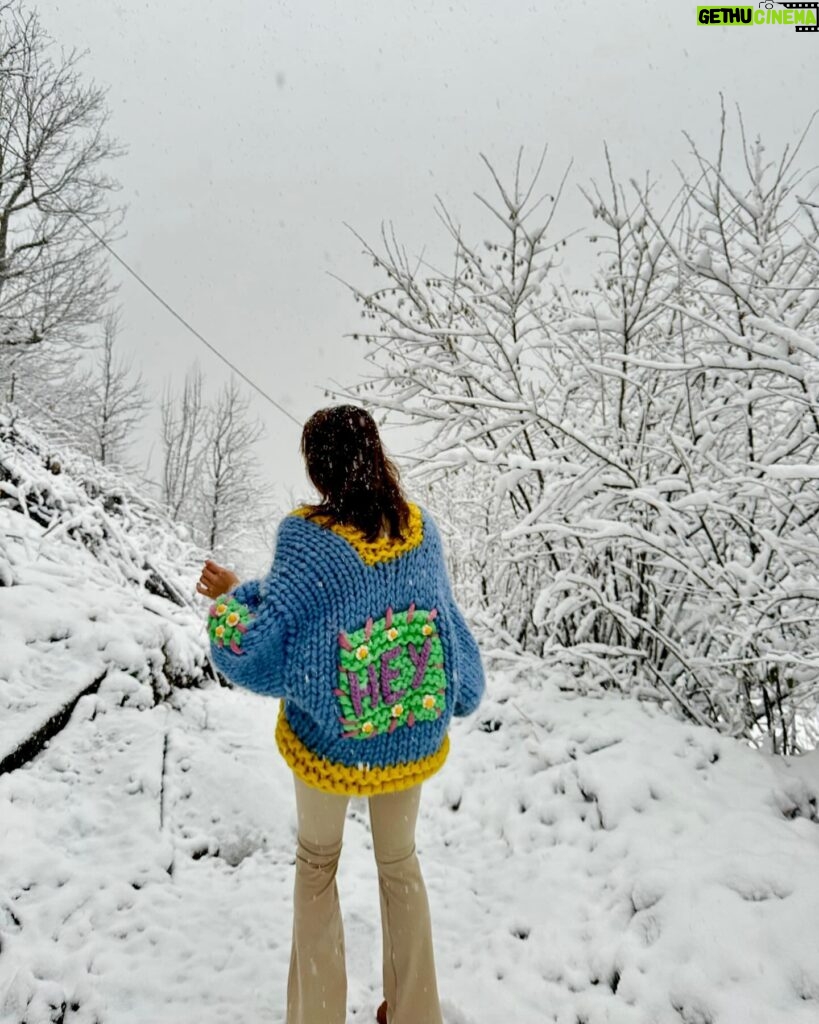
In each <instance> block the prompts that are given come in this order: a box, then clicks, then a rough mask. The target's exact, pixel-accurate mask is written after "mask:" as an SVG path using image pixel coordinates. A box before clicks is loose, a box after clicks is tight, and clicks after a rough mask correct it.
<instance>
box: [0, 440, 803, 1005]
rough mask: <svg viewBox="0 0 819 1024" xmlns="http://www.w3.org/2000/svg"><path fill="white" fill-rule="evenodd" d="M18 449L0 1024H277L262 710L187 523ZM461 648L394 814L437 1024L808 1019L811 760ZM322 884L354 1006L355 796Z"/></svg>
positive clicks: (0, 480)
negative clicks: (47, 731)
mask: <svg viewBox="0 0 819 1024" xmlns="http://www.w3.org/2000/svg"><path fill="white" fill-rule="evenodd" d="M38 444H39V442H36V440H35V439H33V438H29V439H28V441H27V445H23V446H22V447H21V446H20V442H19V438H18V439H17V440H16V441H15V444H14V447H13V449H12V448H11V447H10V444H9V440H8V437H6V447H5V448H4V451H3V454H2V462H0V467H1V468H0V487H2V492H3V495H2V499H0V517H2V519H1V520H0V531H1V532H0V537H1V538H2V557H3V570H2V575H3V584H4V585H3V586H1V587H0V630H2V633H1V634H0V643H1V644H2V653H3V659H2V667H1V668H0V707H1V708H2V712H1V713H0V765H2V767H0V1024H46V1022H48V1024H58V1022H62V1024H93V1022H97V1024H218V1022H225V1024H227V1022H230V1024H236V1022H239V1021H241V1022H243V1024H245V1022H246V1024H256V1022H259V1024H261V1022H262V1021H264V1022H270V1024H275V1022H279V1024H281V1022H282V1021H283V1019H284V1017H283V1011H284V991H285V985H286V978H287V967H288V961H289V953H290V929H291V923H292V918H291V897H292V885H293V871H294V867H293V865H294V847H295V808H294V803H293V795H292V782H291V776H290V773H289V770H288V769H287V767H286V766H285V764H284V762H283V761H282V760H281V759H280V757H279V755H278V753H277V751H276V748H275V745H274V742H273V731H274V725H275V718H276V714H277V711H278V702H277V701H274V700H268V699H265V698H261V697H256V696H254V695H252V694H249V693H245V692H243V691H239V690H233V689H226V688H224V687H221V686H219V685H217V684H215V683H213V682H212V681H210V680H209V679H208V670H207V669H206V667H205V666H206V660H205V648H204V642H203V636H204V633H203V629H202V622H201V618H200V617H199V616H200V613H198V612H197V611H196V610H195V609H194V608H192V607H189V606H188V605H187V603H186V599H187V598H186V595H189V594H191V593H192V589H193V579H194V575H193V569H194V566H195V559H196V553H195V552H194V551H192V549H190V547H189V546H187V545H186V542H185V540H184V538H183V537H181V536H180V535H178V534H176V533H174V531H173V530H172V529H171V528H170V527H169V526H168V525H167V524H163V523H161V520H160V519H159V518H157V517H155V514H154V513H153V512H152V511H151V510H150V508H149V506H148V505H147V504H144V505H141V504H140V503H139V500H138V499H137V497H136V496H134V495H132V494H129V493H126V491H125V490H123V489H120V491H119V492H118V493H119V500H118V501H112V500H111V493H109V492H108V491H105V490H99V489H98V488H97V493H96V494H94V493H92V492H93V491H94V490H95V488H94V487H92V486H91V484H90V482H89V478H88V477H87V476H83V474H81V473H80V474H75V473H73V472H69V468H70V467H69V466H68V465H67V463H63V464H62V465H61V467H60V469H61V471H60V473H58V474H55V473H54V472H53V471H52V469H51V468H50V463H49V458H51V457H50V456H49V455H48V453H45V452H44V451H43V450H42V449H41V448H40V447H38ZM108 483H111V481H108ZM24 498H25V500H23V499H24ZM175 595H176V596H175ZM484 650H485V658H486V664H487V667H488V668H489V670H490V671H489V683H488V694H487V698H486V701H485V703H484V704H483V705H482V706H481V708H480V709H479V711H478V712H477V713H476V714H475V715H473V716H472V717H470V718H469V719H467V720H456V721H454V722H453V725H452V729H451V739H452V749H451V753H450V756H449V759H448V761H447V762H446V764H445V765H444V767H443V768H442V770H441V771H440V772H439V773H438V774H437V775H436V776H434V777H433V778H432V779H431V780H429V781H428V782H427V783H426V784H425V795H424V797H423V799H422V805H421V816H420V819H419V826H418V844H417V845H418V851H419V856H420V859H421V864H422V868H423V871H424V875H425V878H426V881H427V886H428V890H429V896H430V905H431V912H432V921H433V934H434V938H435V949H436V958H437V966H438V972H439V988H440V991H441V994H442V1000H443V1008H444V1014H445V1019H446V1021H447V1024H473V1022H474V1024H479V1022H480V1024H507V1022H510V1021H514V1022H515V1024H540V1022H543V1021H547V1022H557V1024H785V1022H787V1024H816V1022H817V1021H819V953H817V950H819V872H817V864H819V815H817V797H818V796H819V754H817V753H813V754H809V755H804V756H803V757H801V758H798V759H790V760H789V761H784V760H776V759H773V758H770V757H768V756H766V755H764V754H760V753H758V752H755V751H752V750H750V749H748V748H747V747H745V746H743V745H742V744H741V743H739V742H737V741H735V740H729V739H725V738H723V737H721V736H719V735H717V734H716V733H714V732H713V731H711V730H708V729H706V728H702V727H697V726H690V725H684V724H681V723H679V722H677V721H675V720H673V719H671V718H669V717H667V716H665V715H663V714H661V713H659V712H657V711H655V710H654V708H653V707H652V705H650V704H646V703H638V702H635V701H632V700H624V699H620V698H617V697H611V696H602V697H591V696H586V695H582V694H580V693H577V692H576V691H575V690H573V689H572V687H571V684H570V682H569V681H568V680H563V679H561V678H558V677H554V676H552V677H549V676H547V674H546V673H545V670H544V669H543V667H542V666H541V665H540V664H539V663H538V662H536V661H535V660H528V661H524V660H522V659H520V658H509V657H505V656H504V655H503V654H502V652H500V651H490V650H489V648H488V644H487V645H486V646H485V648H484ZM190 682H199V683H200V684H201V685H200V686H187V687H184V686H181V685H180V684H182V683H190ZM97 683H98V684H99V685H98V687H97V688H96V689H94V687H95V686H96V684H97ZM77 698H79V699H78V700H77ZM75 700H76V701H77V702H76V705H75V706H73V711H71V713H70V715H68V713H67V712H66V713H65V714H64V718H65V721H62V720H61V719H60V717H59V715H57V716H56V718H55V714H56V712H58V711H59V709H60V708H68V707H70V706H71V705H72V704H73V702H74V701H75ZM49 722H51V723H52V724H51V726H50V728H51V729H52V730H55V735H54V736H53V738H52V739H51V740H50V741H48V742H47V744H46V745H45V746H44V747H43V749H42V750H41V751H40V752H39V753H37V743H38V742H41V740H42V734H41V735H40V740H39V741H37V742H35V743H34V745H32V744H29V745H28V746H26V744H25V743H24V740H25V739H26V738H27V737H30V736H32V735H36V734H37V733H38V730H41V729H42V728H43V727H44V726H45V725H47V724H48V723H49ZM339 888H340V892H341V898H342V906H343V912H344V924H345V935H346V948H347V959H348V968H349V975H350V985H349V1021H351V1022H364V1021H366V1022H370V1021H371V1020H372V1019H373V1014H374V1009H375V1007H376V1006H377V1005H378V1003H379V1002H380V1000H381V991H380V955H381V950H380V928H379V924H378V887H377V881H376V874H375V866H374V862H373V857H372V849H371V841H370V836H369V829H368V817H367V805H366V801H365V800H363V799H353V800H352V801H351V806H350V812H349V817H348V822H347V829H346V834H345V848H344V851H343V853H342V858H341V864H340V869H339Z"/></svg>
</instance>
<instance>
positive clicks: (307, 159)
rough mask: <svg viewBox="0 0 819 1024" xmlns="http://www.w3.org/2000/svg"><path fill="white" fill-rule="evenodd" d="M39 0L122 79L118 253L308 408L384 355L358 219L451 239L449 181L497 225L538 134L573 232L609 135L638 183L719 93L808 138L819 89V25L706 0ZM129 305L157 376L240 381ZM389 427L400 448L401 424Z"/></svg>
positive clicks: (699, 131)
mask: <svg viewBox="0 0 819 1024" xmlns="http://www.w3.org/2000/svg"><path fill="white" fill-rule="evenodd" d="M39 10H40V12H41V15H42V18H43V22H44V25H45V27H46V28H47V29H48V31H49V32H50V33H51V34H52V35H53V36H54V37H55V39H56V40H57V41H58V42H60V43H61V44H62V45H64V46H66V47H78V48H80V49H83V50H87V51H88V55H87V57H86V59H85V61H84V68H85V70H86V72H87V74H88V75H89V76H90V77H93V78H94V79H95V80H96V81H97V82H98V83H99V84H102V85H105V86H107V87H109V89H110V93H109V98H110V108H111V121H110V129H111V132H112V134H114V135H115V136H117V137H118V138H119V139H120V140H121V141H122V142H123V143H124V144H125V145H126V146H127V147H128V154H127V156H125V157H124V158H123V159H121V160H120V161H119V162H118V163H117V164H116V166H115V168H114V173H115V175H116V176H117V178H118V179H119V181H120V182H121V183H122V186H123V188H122V193H121V199H122V200H123V201H124V202H125V203H126V204H127V206H128V212H127V217H126V221H125V225H124V227H125V230H126V231H127V235H126V237H124V238H123V239H122V240H121V241H120V242H119V243H118V249H119V251H120V252H121V254H122V255H123V257H124V258H125V259H126V260H128V261H130V262H131V263H132V264H133V265H134V266H135V268H136V269H137V270H138V271H139V272H140V273H142V274H143V275H144V276H145V277H146V278H147V279H148V280H149V281H150V282H151V283H152V284H153V285H154V286H155V287H156V288H157V289H158V290H159V291H160V292H162V293H163V295H164V296H165V297H166V298H167V299H168V300H169V301H170V302H171V303H172V304H173V305H175V306H176V307H177V308H178V309H179V311H180V312H182V313H183V314H184V315H185V316H186V317H188V319H189V320H190V321H191V322H192V323H193V324H194V326H196V327H197V328H198V329H199V330H201V331H202V333H204V334H205V335H206V336H207V337H208V338H209V339H210V340H211V341H212V342H213V343H214V344H215V345H217V346H218V347H220V348H221V349H222V350H223V351H224V352H225V353H227V354H229V355H230V357H231V358H232V359H233V360H235V361H236V362H237V363H238V364H239V365H240V366H241V367H242V369H243V370H244V371H245V372H246V373H248V374H249V375H250V376H252V377H253V378H254V379H256V380H258V382H259V383H260V384H261V385H262V386H263V387H264V388H265V389H266V390H268V391H269V392H270V393H271V394H272V395H273V396H274V397H275V398H276V399H277V400H278V401H279V402H281V403H282V404H284V405H285V406H286V407H287V408H288V409H289V410H291V412H292V413H293V415H295V416H296V417H297V418H298V419H299V420H300V421H301V420H303V419H305V418H306V417H307V416H308V415H309V414H310V413H311V412H312V411H313V410H314V409H316V408H318V407H320V406H321V405H323V404H327V400H326V399H325V398H324V397H323V394H322V389H323V388H324V387H325V386H327V385H328V384H329V382H330V380H331V379H332V378H335V379H336V380H340V381H343V382H347V383H351V382H353V381H354V380H355V379H356V378H357V377H358V376H359V375H360V374H361V373H362V372H364V370H365V368H366V364H365V363H364V362H363V359H362V352H361V348H362V347H363V346H360V345H359V344H357V343H355V342H354V341H352V339H350V338H348V337H345V335H346V334H349V333H351V332H353V331H354V330H355V329H356V327H357V325H358V323H359V321H358V317H359V310H358V307H357V306H356V304H355V303H354V302H353V300H352V297H351V296H350V294H349V293H348V292H347V291H346V290H345V288H344V287H343V286H342V285H341V284H339V283H338V282H337V281H336V280H335V279H334V278H332V277H331V276H330V275H329V274H328V273H327V271H330V272H332V273H334V274H337V275H339V276H341V277H343V278H344V279H346V280H348V281H351V282H354V283H356V284H358V285H366V284H369V283H372V282H373V280H374V279H373V277H372V276H371V275H372V268H371V267H370V265H369V264H368V262H367V260H366V259H365V258H364V257H363V256H362V255H361V246H360V244H359V243H358V241H357V240H356V239H355V238H354V237H353V235H352V234H351V233H350V232H349V230H348V229H347V228H345V227H344V222H347V223H349V224H351V225H352V226H353V227H354V228H355V229H356V230H357V231H358V232H359V233H360V234H361V235H363V236H364V237H365V238H367V239H368V240H370V241H372V242H375V241H376V240H377V236H378V232H379V228H380V224H381V221H382V219H383V220H392V222H393V223H394V225H395V229H396V232H397V234H398V236H399V238H400V239H402V240H403V241H405V242H406V244H407V246H408V247H409V249H410V251H411V252H417V251H419V250H420V248H421V247H422V246H424V245H426V246H427V251H428V252H429V253H432V254H434V253H441V252H446V251H447V249H446V246H445V245H444V241H445V239H444V234H443V229H442V228H441V226H440V224H439V222H438V220H437V219H436V217H435V215H434V212H433V208H434V201H435V195H436V194H439V195H441V196H442V198H443V199H444V200H445V202H446V203H447V204H448V205H449V206H450V207H451V209H452V210H453V212H454V213H456V215H457V217H458V219H459V220H460V222H461V223H462V225H463V226H464V227H465V229H466V231H467V233H469V229H470V226H471V225H473V224H474V227H475V231H476V232H478V234H477V237H478V238H482V237H483V235H482V234H480V230H481V225H482V224H483V220H482V215H481V212H480V207H479V204H478V202H477V200H476V199H475V198H474V196H473V192H474V191H475V190H478V191H482V190H488V185H489V179H488V174H487V171H486V169H485V167H484V166H483V164H482V163H481V161H480V159H479V153H481V152H484V153H486V154H487V156H488V157H490V159H491V160H492V161H493V162H494V163H495V164H496V166H497V168H498V170H499V171H500V172H501V174H504V173H505V172H509V171H510V170H511V169H512V167H513V165H514V159H515V154H516V152H517V150H518V147H519V146H520V145H523V146H524V147H525V151H524V152H525V157H526V161H525V162H527V163H528V165H529V166H530V167H532V166H534V164H535V163H536V161H537V157H538V155H539V152H540V150H541V149H542V147H543V145H544V144H545V143H547V142H548V143H549V156H548V159H547V164H546V168H545V171H544V175H543V178H542V181H543V183H544V185H545V186H547V190H548V186H551V187H552V188H554V187H556V185H557V182H558V180H559V177H560V175H561V174H562V173H563V170H564V169H565V166H566V164H567V162H568V161H569V160H570V159H571V158H573V159H574V164H573V170H572V174H571V178H570V187H569V192H568V196H567V200H566V203H565V205H564V211H563V212H564V218H563V223H564V224H566V225H569V226H572V227H573V226H577V225H578V224H580V223H582V218H583V217H584V216H585V202H584V201H583V200H582V197H580V194H579V191H578V187H577V186H578V184H583V183H586V182H587V181H588V179H589V178H590V177H593V176H596V177H598V178H601V177H602V171H603V163H602V146H603V140H604V139H606V140H608V142H609V145H610V148H611V149H612V152H613V155H614V158H615V160H616V162H617V165H618V166H619V167H621V168H622V170H623V174H624V177H625V176H626V175H632V174H638V175H641V174H643V173H644V172H645V171H646V170H647V169H651V170H652V171H653V172H654V173H655V175H658V176H660V177H662V178H664V179H667V180H669V181H670V180H672V179H673V177H674V171H673V164H672V161H673V160H674V159H678V160H679V159H684V157H685V154H686V151H687V144H686V142H685V140H684V138H683V136H682V130H683V129H685V130H687V131H689V132H691V133H692V134H693V135H694V136H695V137H696V138H697V139H698V140H701V141H702V142H703V144H704V145H705V146H706V147H708V145H709V143H711V142H712V141H713V139H714V138H715V135H716V131H717V127H718V112H719V98H718V93H719V91H720V90H722V91H723V92H724V93H725V96H726V101H727V102H728V104H729V107H731V108H732V107H733V104H734V103H736V102H739V103H740V104H741V106H742V108H743V113H744V115H745V118H746V124H747V127H748V128H749V130H750V131H751V133H752V134H756V133H757V132H759V133H760V134H761V135H762V136H763V138H764V139H765V140H766V143H767V145H768V148H769V149H777V148H779V147H781V145H782V144H784V143H785V142H787V141H789V140H792V139H794V138H795V136H796V135H797V134H798V133H799V132H800V131H801V130H802V129H803V128H804V126H805V124H806V122H807V119H808V117H809V115H810V113H811V112H812V104H815V103H816V97H817V96H819V33H818V34H816V35H812V34H809V35H805V34H802V35H799V34H797V33H796V32H795V31H794V29H793V28H790V27H787V28H786V27H773V26H771V27H765V28H705V27H700V26H698V25H697V24H696V13H695V11H696V3H694V2H691V3H689V2H682V0H674V2H673V3H663V4H660V3H659V2H658V0H652V2H648V0H645V2H644V0H623V2H620V3H611V2H606V3H604V2H602V0H597V2H591V0H572V2H571V3H564V4H558V3H554V2H546V0H540V2H538V3H524V2H514V0H506V2H504V3H499V2H498V0H491V2H490V0H477V2H466V3H464V2H457V0H453V2H451V3H448V2H443V3H442V2H437V3H431V2H430V3H407V2H400V0H377V2H376V0H366V2H363V0H346V2H344V3H340V2H339V3H335V2H331V0H301V2H293V3H281V2H278V0H142V2H139V0H67V2H58V0H43V2H42V3H40V4H39ZM818 135H819V133H817V132H815V131H814V133H813V136H812V139H813V141H812V144H811V146H810V147H809V149H808V152H807V154H806V157H805V163H807V159H808V157H810V156H811V155H812V156H813V157H814V159H815V157H816V154H817V152H819V149H817V146H816V139H817V136H818ZM711 151H713V150H711ZM565 251H566V252H567V253H568V255H567V257H566V258H567V260H568V262H569V263H570V262H571V260H572V251H573V250H571V249H568V250H565ZM574 251H575V252H576V253H577V257H576V258H577V259H582V258H583V255H582V254H583V250H582V248H580V247H579V246H578V247H577V248H576V249H575V250H574ZM120 276H121V275H119V274H118V273H117V277H118V279H119V278H120ZM120 300H121V303H122V307H123V314H124V326H123V334H122V340H123V343H124V345H125V347H126V348H127V349H128V350H129V351H131V352H134V353H135V354H136V355H137V358H138V360H139V361H140V363H141V364H142V366H143V367H144V370H145V374H146V377H147V378H148V379H149V381H150V382H151V384H152V385H153V386H154V388H155V389H156V390H157V391H158V390H159V388H160V387H161V385H162V381H163V379H165V377H166V376H168V375H170V376H172V377H173V378H175V379H177V380H178V379H181V377H182V376H183V375H184V372H185V369H186V367H187V366H188V365H189V364H191V363H192V362H193V360H194V359H197V358H198V359H199V360H200V363H201V365H202V367H203V369H204V370H205V371H206V373H207V375H208V378H209V380H210V381H211V382H212V383H213V385H214V386H215V385H216V384H218V383H219V382H220V381H221V380H222V379H224V377H225V374H226V373H227V371H226V370H225V369H224V368H223V366H222V365H221V364H220V363H219V362H218V360H217V359H216V358H215V357H213V356H212V355H210V354H209V353H208V352H207V351H206V350H205V349H203V347H202V346H201V345H200V344H199V343H198V342H197V341H196V340H195V339H194V338H193V337H191V335H189V334H188V333H186V332H185V330H184V329H183V328H182V327H181V326H180V325H179V324H178V323H177V322H176V321H174V320H173V319H172V318H171V317H170V316H169V315H168V314H167V312H166V311H165V310H163V309H162V308H161V307H160V306H158V305H157V304H156V303H155V301H154V300H153V299H151V298H150V296H149V295H147V294H146V293H145V292H143V291H142V290H141V289H139V287H138V286H137V285H135V284H134V283H133V282H131V281H130V280H127V279H124V280H123V283H122V289H121V293H120ZM254 405H255V407H256V409H257V410H258V413H259V415H260V416H261V417H262V418H263V419H264V421H265V423H266V426H267V429H268V441H267V444H266V449H265V450H266V455H267V457H268V466H269V473H270V477H271V479H272V480H273V481H274V482H275V483H276V484H277V486H279V487H280V489H281V493H282V495H283V500H287V497H288V496H289V495H292V494H295V495H297V496H299V495H301V496H304V495H305V494H306V490H305V483H304V475H303V471H302V466H301V461H300V458H299V456H298V454H297V443H298V429H297V428H296V426H295V425H294V424H293V423H292V422H291V421H290V420H288V419H286V418H285V417H284V416H282V415H281V413H279V412H277V411H276V410H275V409H273V408H271V407H269V406H266V405H265V404H264V403H263V402H262V401H261V400H259V401H257V402H254ZM387 440H388V444H389V445H390V448H391V450H392V451H393V452H394V453H395V454H398V455H399V456H400V453H401V451H402V449H403V448H404V446H405V444H406V441H405V439H404V437H403V436H402V434H401V433H400V432H398V431H391V432H390V433H389V434H388V435H387ZM149 444H150V437H149V436H148V434H146V438H145V446H146V448H145V450H146V451H147V450H148V447H149Z"/></svg>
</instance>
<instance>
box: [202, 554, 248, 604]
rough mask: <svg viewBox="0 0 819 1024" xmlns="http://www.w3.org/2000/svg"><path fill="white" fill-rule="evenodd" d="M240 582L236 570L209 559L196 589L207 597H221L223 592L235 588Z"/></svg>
mask: <svg viewBox="0 0 819 1024" xmlns="http://www.w3.org/2000/svg"><path fill="white" fill-rule="evenodd" d="M238 582H239V577H238V576H237V575H236V573H235V572H231V571H230V569H226V568H225V567H224V566H223V565H218V564H217V563H216V562H211V561H210V559H208V561H207V562H205V566H204V568H203V569H202V575H201V576H200V577H199V582H198V583H197V584H196V590H197V592H198V593H200V594H204V595H205V597H221V596H222V594H226V593H227V592H228V591H229V590H233V588H234V587H235V586H236V584H237V583H238Z"/></svg>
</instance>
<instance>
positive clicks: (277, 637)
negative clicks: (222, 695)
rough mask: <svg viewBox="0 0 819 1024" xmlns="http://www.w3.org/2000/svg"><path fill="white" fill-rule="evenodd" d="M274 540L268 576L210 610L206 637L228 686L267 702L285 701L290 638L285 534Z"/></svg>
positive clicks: (281, 532) (238, 589)
mask: <svg viewBox="0 0 819 1024" xmlns="http://www.w3.org/2000/svg"><path fill="white" fill-rule="evenodd" d="M285 522H287V520H286V519H285V520H283V521H282V523H281V524H280V525H279V529H278V531H277V534H276V551H275V554H274V557H273V564H272V565H271V567H270V571H269V572H268V573H267V575H266V576H265V577H264V578H263V579H262V580H249V581H247V582H246V583H240V584H239V585H238V586H237V587H235V588H234V589H233V591H232V592H231V593H229V594H224V595H223V596H222V597H219V598H217V599H216V601H214V602H213V604H212V605H211V607H210V609H209V614H208V634H209V636H210V647H211V656H212V658H213V663H214V665H215V666H216V668H217V669H218V670H219V671H220V672H221V673H222V674H223V675H225V676H227V678H228V679H230V681H231V682H233V683H236V684H238V685H239V686H244V687H245V688H247V689H248V690H253V691H254V693H261V694H264V695H265V696H268V697H279V698H283V697H286V696H287V687H286V685H285V680H284V679H283V677H282V671H281V669H282V665H283V661H284V658H283V654H284V648H285V645H286V642H287V637H288V617H287V613H286V612H287V607H288V604H289V602H290V600H291V595H290V592H289V590H290V588H289V584H288V579H289V568H288V560H289V556H288V544H287V533H288V528H284V523H285Z"/></svg>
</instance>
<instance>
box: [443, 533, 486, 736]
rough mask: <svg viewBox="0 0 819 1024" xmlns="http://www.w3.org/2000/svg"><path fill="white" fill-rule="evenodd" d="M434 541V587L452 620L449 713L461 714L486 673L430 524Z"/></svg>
mask: <svg viewBox="0 0 819 1024" xmlns="http://www.w3.org/2000/svg"><path fill="white" fill-rule="evenodd" d="M433 529H434V532H435V534H436V539H437V541H438V588H439V593H440V594H441V595H442V604H443V607H444V610H445V611H446V614H447V617H448V620H449V622H450V623H451V624H452V635H453V647H454V649H455V671H456V675H457V682H456V687H455V703H454V707H453V714H454V715H455V716H456V717H458V718H465V717H466V716H467V715H471V714H472V713H473V712H474V711H476V710H477V708H478V706H479V704H480V702H481V700H482V699H483V695H484V693H485V692H486V676H485V673H484V668H483V663H482V661H481V652H480V649H479V648H478V644H477V642H476V640H475V637H474V636H473V634H472V631H471V630H470V628H469V626H468V625H467V623H466V619H465V618H464V616H463V613H462V612H461V609H460V608H459V607H458V603H457V601H456V600H455V597H454V595H453V593H452V584H451V583H450V579H449V572H448V571H447V567H446V560H445V558H444V552H443V546H442V544H441V539H440V533H439V532H438V529H437V526H436V527H433Z"/></svg>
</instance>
